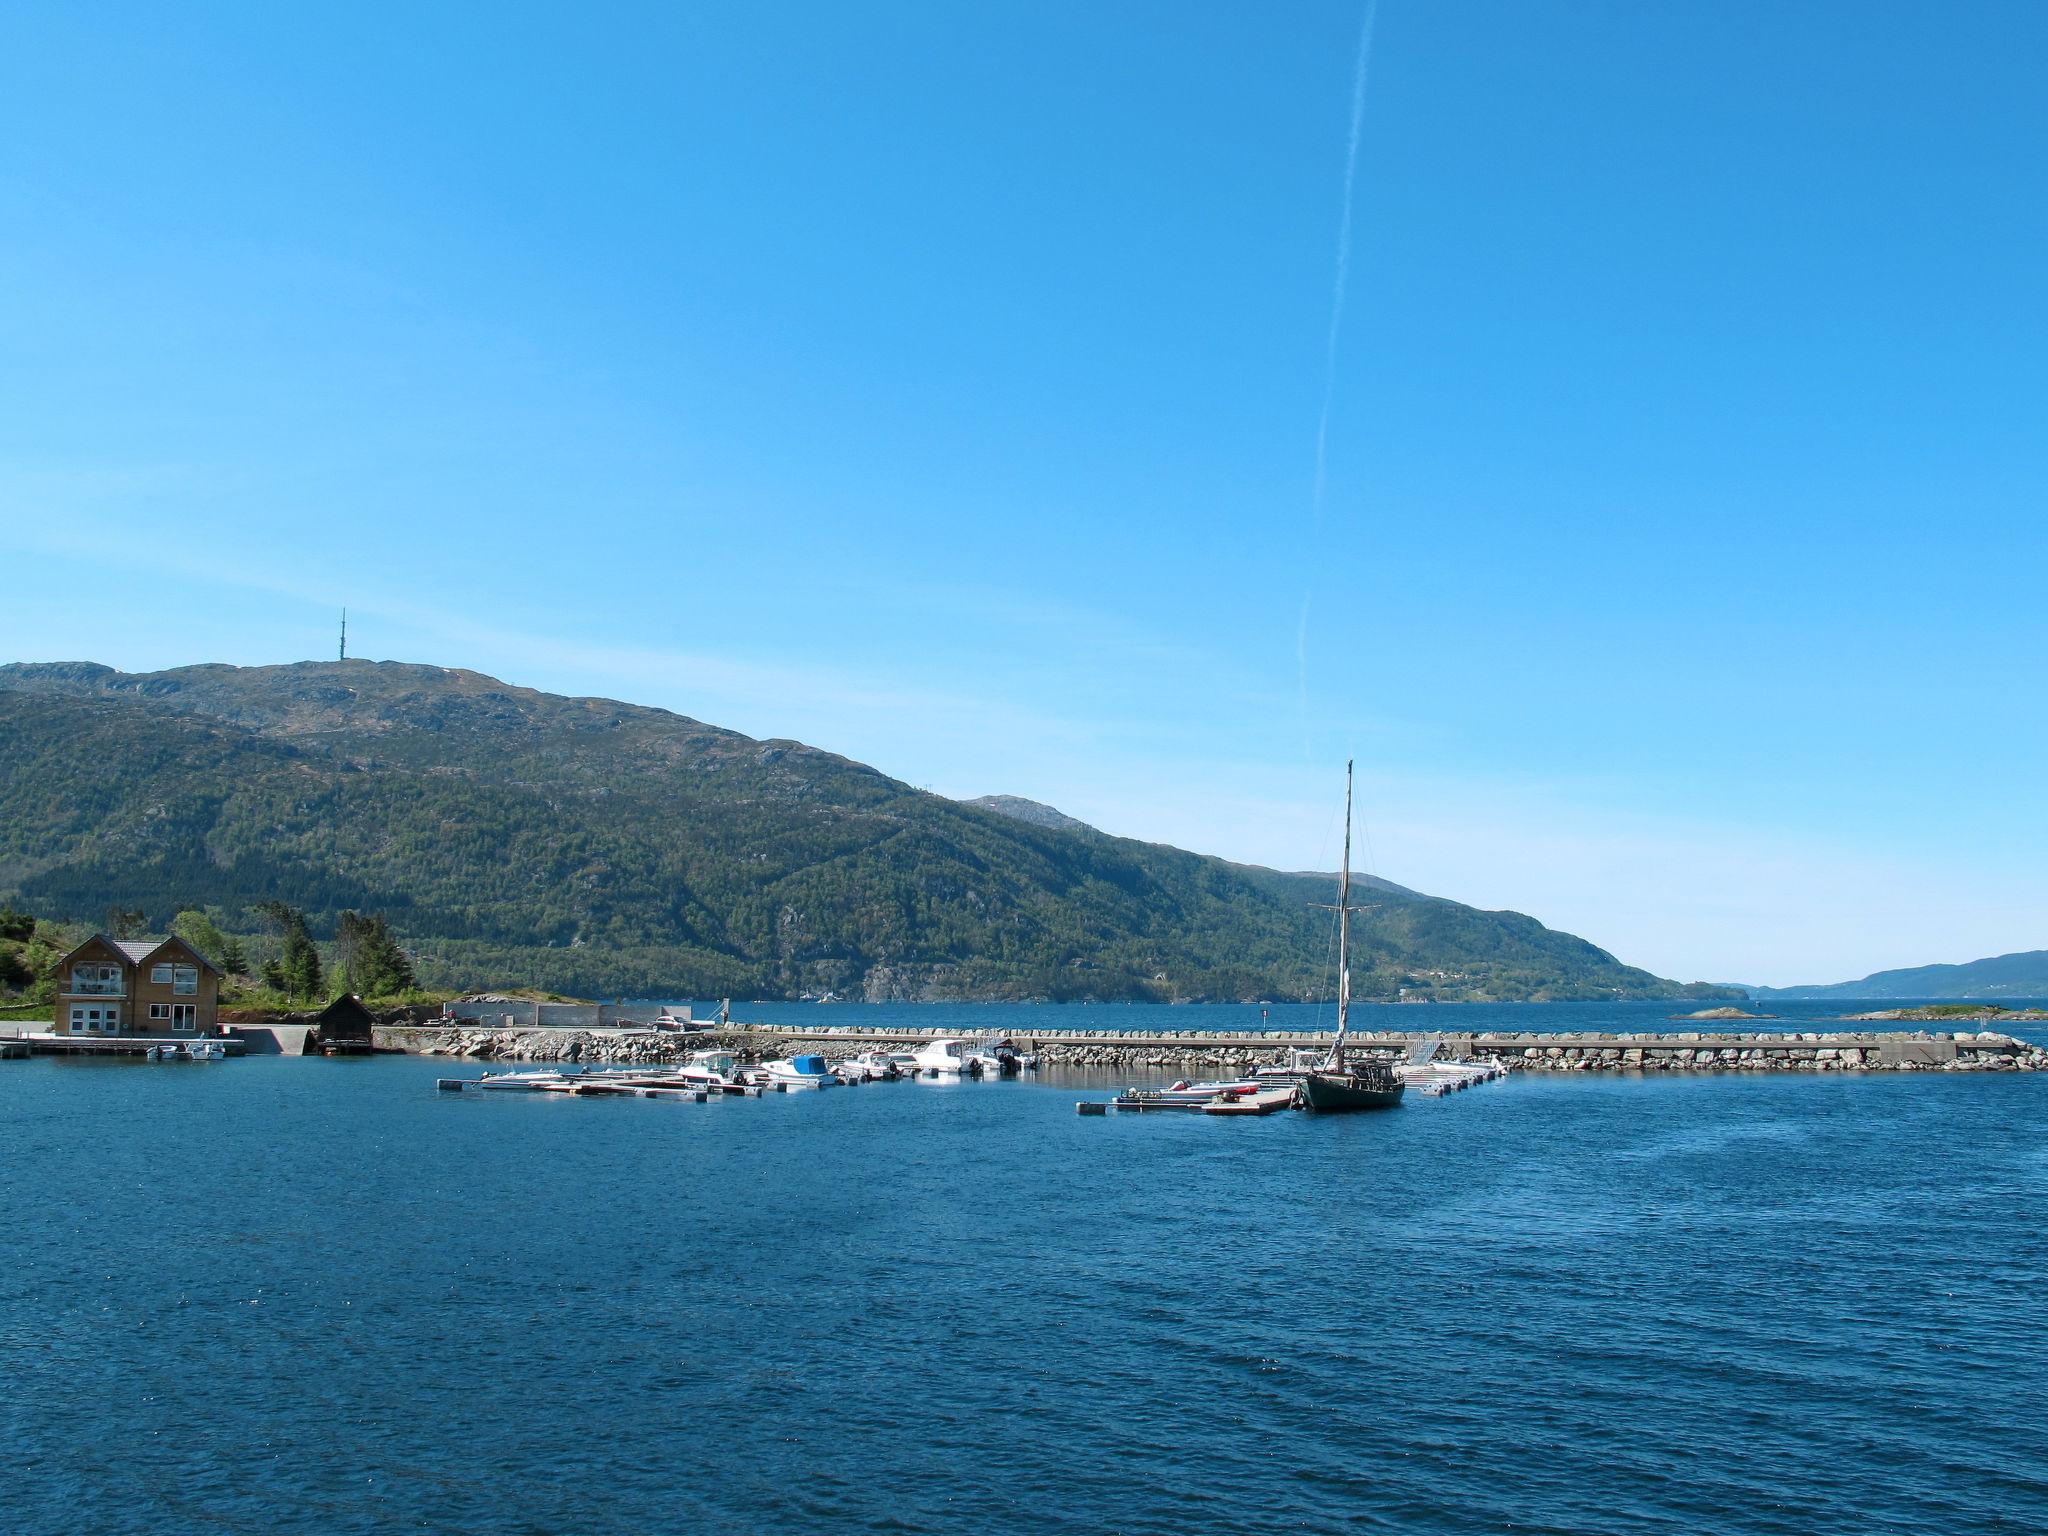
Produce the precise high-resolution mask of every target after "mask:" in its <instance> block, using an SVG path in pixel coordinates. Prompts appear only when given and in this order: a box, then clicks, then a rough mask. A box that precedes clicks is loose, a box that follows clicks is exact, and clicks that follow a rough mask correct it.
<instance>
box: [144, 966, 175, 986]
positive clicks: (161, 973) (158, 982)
mask: <svg viewBox="0 0 2048 1536" xmlns="http://www.w3.org/2000/svg"><path fill="white" fill-rule="evenodd" d="M149 984H150V985H151V986H153V987H168V986H169V985H170V984H171V966H170V962H169V961H168V960H166V961H164V962H163V963H162V964H159V965H152V966H151V967H150V968H149Z"/></svg>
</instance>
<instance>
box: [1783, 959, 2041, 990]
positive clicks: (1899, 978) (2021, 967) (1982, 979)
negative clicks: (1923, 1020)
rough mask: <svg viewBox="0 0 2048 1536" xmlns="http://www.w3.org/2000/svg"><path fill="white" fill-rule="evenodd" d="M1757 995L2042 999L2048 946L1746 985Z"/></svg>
mask: <svg viewBox="0 0 2048 1536" xmlns="http://www.w3.org/2000/svg"><path fill="white" fill-rule="evenodd" d="M1742 990H1743V991H1746V992H1748V993H1749V994H1750V995H1751V996H1752V997H1755V998H1757V999H1759V1000H1762V999H1767V998H1785V999H1787V1000H1793V999H1801V1000H1827V999H1831V998H1842V999H1849V998H1866V997H1867V998H1888V997H1898V998H1927V997H1955V998H1973V999H1974V998H1985V999H1993V1000H1995V999H1997V998H2002V997H2003V998H2043V997H2048V949H2028V950H2021V951H2019V952H2017V953H2015V954H2010V955H1994V956H1992V957H1991V958H1990V959H1987V960H1971V961H1967V962H1965V963H1963V964H1960V965H1920V966H1913V967H1910V968H1908V969H1903V970H1894V971H1877V972H1874V973H1872V974H1871V975H1869V976H1865V977H1864V978H1863V979H1862V980H1861V981H1837V982H1831V983H1828V984H1826V985H1821V986H1802V987H1744V988H1742Z"/></svg>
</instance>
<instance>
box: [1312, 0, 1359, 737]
mask: <svg viewBox="0 0 2048 1536" xmlns="http://www.w3.org/2000/svg"><path fill="white" fill-rule="evenodd" d="M1378 15H1379V0H1365V20H1364V22H1363V23H1362V24H1361V25H1360V26H1359V29H1358V59H1357V62H1356V63H1354V64H1353V65H1352V67H1351V130H1350V133H1349V134H1348V135H1347V136H1346V138H1345V140H1344V203H1343V211H1342V213H1341V214H1340V215H1339V217H1338V220H1337V274H1336V277H1335V279H1334V281H1333V282H1332V283H1331V285H1330V330H1329V334H1328V335H1327V336H1326V337H1325V338H1324V340H1323V409H1322V414H1321V416H1320V417H1319V418H1318V419H1317V421H1316V478H1315V490H1314V492H1313V493H1312V495H1311V497H1310V501H1309V506H1310V531H1311V533H1320V532H1321V531H1322V526H1323V489H1324V486H1325V484H1326V482H1327V479H1328V473H1327V472H1328V467H1329V457H1330V405H1331V402H1332V401H1334V400H1335V399H1336V397H1337V340H1338V338H1339V337H1340V336H1341V335H1342V334H1343V331H1344V290H1345V288H1346V286H1347V285H1348V284H1349V283H1350V281H1351V202H1352V188H1353V187H1354V185H1355V184H1356V183H1357V180H1358V139H1359V135H1360V132H1361V131H1362V130H1363V128H1364V126H1365V81H1366V76H1367V75H1368V74H1370V73H1371V70H1372V28H1373V21H1374V20H1375V18H1377V16H1378ZM1314 590H1315V587H1314V583H1313V582H1311V583H1310V585H1309V588H1308V589H1307V590H1306V591H1304V592H1303V593H1302V595H1301V619H1300V622H1299V624H1298V625H1297V626H1296V628H1295V635H1294V658H1295V666H1296V682H1297V684H1298V686H1299V689H1300V693H1301V749H1302V756H1303V757H1304V758H1312V757H1313V756H1314V753H1313V751H1312V749H1311V746H1310V739H1309V728H1308V719H1309V714H1308V609H1309V599H1310V597H1311V596H1312V595H1313V593H1314Z"/></svg>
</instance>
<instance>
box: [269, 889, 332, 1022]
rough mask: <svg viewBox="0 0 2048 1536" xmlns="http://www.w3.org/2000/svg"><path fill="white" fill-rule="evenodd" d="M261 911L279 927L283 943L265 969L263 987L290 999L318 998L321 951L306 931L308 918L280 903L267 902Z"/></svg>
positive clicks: (293, 908)
mask: <svg viewBox="0 0 2048 1536" xmlns="http://www.w3.org/2000/svg"><path fill="white" fill-rule="evenodd" d="M258 910H259V911H261V912H262V913H263V915H264V916H265V917H267V918H269V919H270V921H271V922H272V923H273V924H275V925H276V927H277V931H278V934H279V936H280V937H281V938H282V940H283V943H282V945H281V946H280V948H279V950H278V955H277V958H276V959H275V960H272V961H270V962H269V963H268V964H266V965H265V966H264V967H263V984H264V985H265V986H267V987H270V988H271V989H273V990H274V991H278V992H282V993H284V994H285V996H287V997H295V998H300V999H304V1000H311V999H313V998H317V997H319V996H320V951H319V950H318V949H316V948H315V947H314V945H313V936H312V934H310V933H308V932H307V931H306V914H305V913H303V912H301V911H300V910H299V909H298V908H297V907H291V906H287V905H285V904H284V903H283V902H281V901H266V902H265V903H263V905H262V906H261V907H260V908H259V909H258Z"/></svg>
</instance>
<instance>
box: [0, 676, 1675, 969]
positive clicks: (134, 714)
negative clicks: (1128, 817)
mask: <svg viewBox="0 0 2048 1536" xmlns="http://www.w3.org/2000/svg"><path fill="white" fill-rule="evenodd" d="M0 743H4V747H5V750H4V753H0V897H12V898H13V899H15V900H16V901H17V903H18V904H21V905H23V906H25V907H32V908H33V909H34V910H36V911H38V912H42V913H46V914H51V915H57V916H69V917H73V918H80V919H90V918H94V917H96V916H97V915H98V914H100V913H102V912H104V911H106V910H107V909H108V908H109V907H110V906H120V907H127V908H140V909H142V910H143V911H144V912H145V913H147V914H148V916H149V919H150V920H151V922H152V923H154V924H156V925H157V926H161V925H162V924H163V923H165V922H167V921H168V920H169V917H170V915H171V914H172V913H173V912H176V911H178V910H179V909H181V908H187V907H204V908H207V909H209V910H210V911H211V912H212V914H213V916H214V918H215V920H216V921H218V922H219V923H220V924H221V925H222V926H223V928H225V929H227V930H229V931H249V932H254V931H256V930H257V929H259V928H260V927H261V924H260V922H259V921H258V919H257V917H256V915H255V914H256V912H257V909H258V908H259V906H260V904H262V903H264V902H268V901H283V902H287V903H290V904H291V905H293V906H295V907H301V908H304V909H305V910H306V911H307V913H308V914H309V916H310V917H311V920H312V924H313V929H314V932H315V934H316V936H319V937H325V936H326V935H327V934H328V933H330V932H331V931H332V928H333V925H334V924H335V923H336V922H338V920H339V917H340V914H341V913H342V912H343V911H345V910H346V911H353V912H361V913H381V914H383V915H384V916H386V917H388V919H389V921H390V925H391V928H392V930H393V931H394V932H395V933H396V934H398V935H399V937H400V938H401V939H402V940H403V941H404V943H405V944H406V946H407V947H408V949H410V950H411V951H412V953H413V955H414V957H415V959H416V961H417V968H418V971H419V976H420V980H421V981H422V982H423V983H425V984H427V985H429V986H436V985H440V986H451V985H452V986H464V985H484V984H525V985H532V986H538V987H546V988H552V989H556V990H561V991H568V992H580V993H585V994H602V995H618V994H634V995H699V996H722V995H731V996H735V997H790V996H797V995H800V994H803V993H806V992H813V993H815V992H823V991H826V990H828V989H830V990H835V991H837V992H839V993H841V994H842V995H846V996H851V997H868V998H874V999H882V998H941V997H944V998H973V997H990V998H995V997H1050V998H1085V997H1092V998H1102V999H1114V998H1133V999H1141V998H1187V999H1195V998H1205V999H1235V998H1262V997H1264V998H1298V997H1308V996H1320V995H1324V994H1326V993H1327V992H1328V991H1329V989H1330V987H1331V985H1332V977H1331V974H1330V966H1329V947H1330V944H1329V917H1328V914H1327V913H1322V912H1316V911H1314V910H1312V909H1311V908H1310V907H1309V905H1308V903H1309V902H1311V901H1315V900H1324V901H1327V900H1329V899H1330V897H1331V894H1332V893H1331V882H1330V881H1329V880H1328V878H1327V877H1312V876H1302V875H1289V874H1281V873H1276V872H1274V871H1270V870H1262V869H1253V868H1247V867H1244V866H1240V865H1233V864H1229V863H1226V862H1224V861H1222V860H1218V859H1212V858H1205V857H1202V856H1200V855H1196V854H1192V853H1186V852H1182V851H1181V850H1178V849H1174V848H1166V847H1160V846H1157V845H1152V844H1144V843H1137V842H1132V841H1130V840H1127V839H1122V838H1115V837H1109V836H1106V835H1104V834H1102V833H1100V832H1096V831H1094V830H1092V829H1090V828H1087V827H1083V826H1080V825H1079V824H1074V825H1060V824H1055V825H1036V824H1033V823H1031V822H1028V821H1020V820H1018V819H1016V818H1015V817H1014V816H1013V815H1005V814H1001V813H998V812H996V811H992V810H989V809H984V808H977V807H975V806H972V805H965V804H961V803H958V802H955V801H951V800H947V799H944V798H941V797H939V796H935V795H931V794H927V793H923V792H921V791H918V790H915V789H912V788H910V787H909V786H907V785H905V784H902V783H899V782H897V781H896V780H894V779H891V778H888V777H887V776H885V775H883V774H881V773H878V772H876V771H875V770H874V769H872V768H867V767H864V766H862V765H861V764H858V763H854V762H850V761H848V760H846V759H844V758H840V757H835V756H833V755H832V754H830V753H827V752H821V751H818V750H816V749H814V748H811V747H806V746H804V745H802V744H800V743H797V742H792V741H768V742H762V741H755V740H752V739H750V738H748V737H744V736H741V735H738V734H736V733H734V732H731V731H724V730H720V729H718V728H716V727H714V726H708V725H704V724H701V723H699V722H697V721H694V720H690V719H686V718H684V717H682V716H679V715H674V714H670V713H668V712H666V711H662V710H655V709H646V708H641V707H638V706H635V705H630V704H621V703H617V702H614V701H611V700H605V699H571V698H562V697H558V696H554V695H550V694H543V693H537V692H534V691H532V690H529V689H522V688H515V687H510V686H508V685H506V684H504V683H500V682H497V681H495V680H494V679H491V678H488V677H484V676H481V675H479V674H477V673H473V672H462V671H450V670H446V669H443V668H438V667H427V666H414V665H409V664H402V663H394V662H366V661H349V662H339V663H336V662H327V663H304V664H299V665H293V666H281V667H255V668H233V667H225V666H198V667H186V668H180V669H178V670H175V671H170V672H161V673H153V674H147V675H130V674H124V673H119V672H115V671H112V670H111V669H109V668H105V667H100V666H95V665H92V664H89V663H56V664H44V665H15V666H8V667H0ZM1372 899H1373V901H1374V902H1375V904H1376V905H1375V909H1374V910H1373V911H1371V912H1370V913H1368V914H1366V916H1365V917H1364V918H1363V920H1362V921H1361V922H1360V923H1359V924H1358V925H1357V928H1356V932H1357V934H1358V936H1359V938H1360V941H1361V942H1360V945H1359V949H1360V954H1361V959H1360V962H1359V964H1358V965H1357V966H1356V967H1355V970H1354V977H1355V990H1356V991H1357V993H1358V994H1359V995H1361V996H1375V997H1392V996H1394V995H1396V994H1397V992H1398V991H1399V990H1400V989H1401V988H1403V987H1407V988H1409V989H1410V990H1411V991H1412V992H1414V993H1417V994H1420V995H1427V996H1435V997H1443V998H1458V997H1493V998H1523V997H1643V996H1672V995H1678V994H1679V993H1680V992H1681V990H1682V989H1680V988H1678V987H1677V986H1676V985H1674V984H1673V983H1669V982H1663V981H1659V980H1658V979H1657V978H1655V977H1652V976H1650V975H1648V974H1647V973H1646V972H1643V971H1640V970H1635V969H1633V968H1631V967H1627V966H1623V965H1620V964H1618V963H1617V962H1616V961H1615V960H1614V959H1613V958H1612V957H1611V956H1609V955H1608V954H1606V953H1605V952H1603V951H1602V950H1599V949H1597V948H1595V947H1594V946H1593V945H1591V944H1588V943H1586V942H1585V941H1584V940H1582V939H1577V938H1574V937H1572V936H1571V935H1569V934H1563V933H1556V932H1553V931H1551V930H1550V929H1547V928H1545V927H1543V925H1542V924H1540V923H1538V922H1536V921H1535V920H1534V919H1532V918H1528V917H1524V916H1522V915H1520V914H1517V913H1499V912H1481V911H1477V910H1475V909H1473V908H1470V907H1464V906H1460V905H1458V904H1456V903H1454V902H1447V901H1440V900H1435V899H1432V898H1429V897H1423V896H1418V895H1416V894H1415V893H1413V892H1408V891H1404V890H1401V889H1400V888H1399V887H1392V886H1387V887H1383V888H1381V889H1379V890H1378V892H1377V894H1376V895H1375V896H1374V897H1373V898H1372ZM1692 994H1693V995H1704V992H1703V991H1702V989H1697V988H1695V989H1692Z"/></svg>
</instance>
